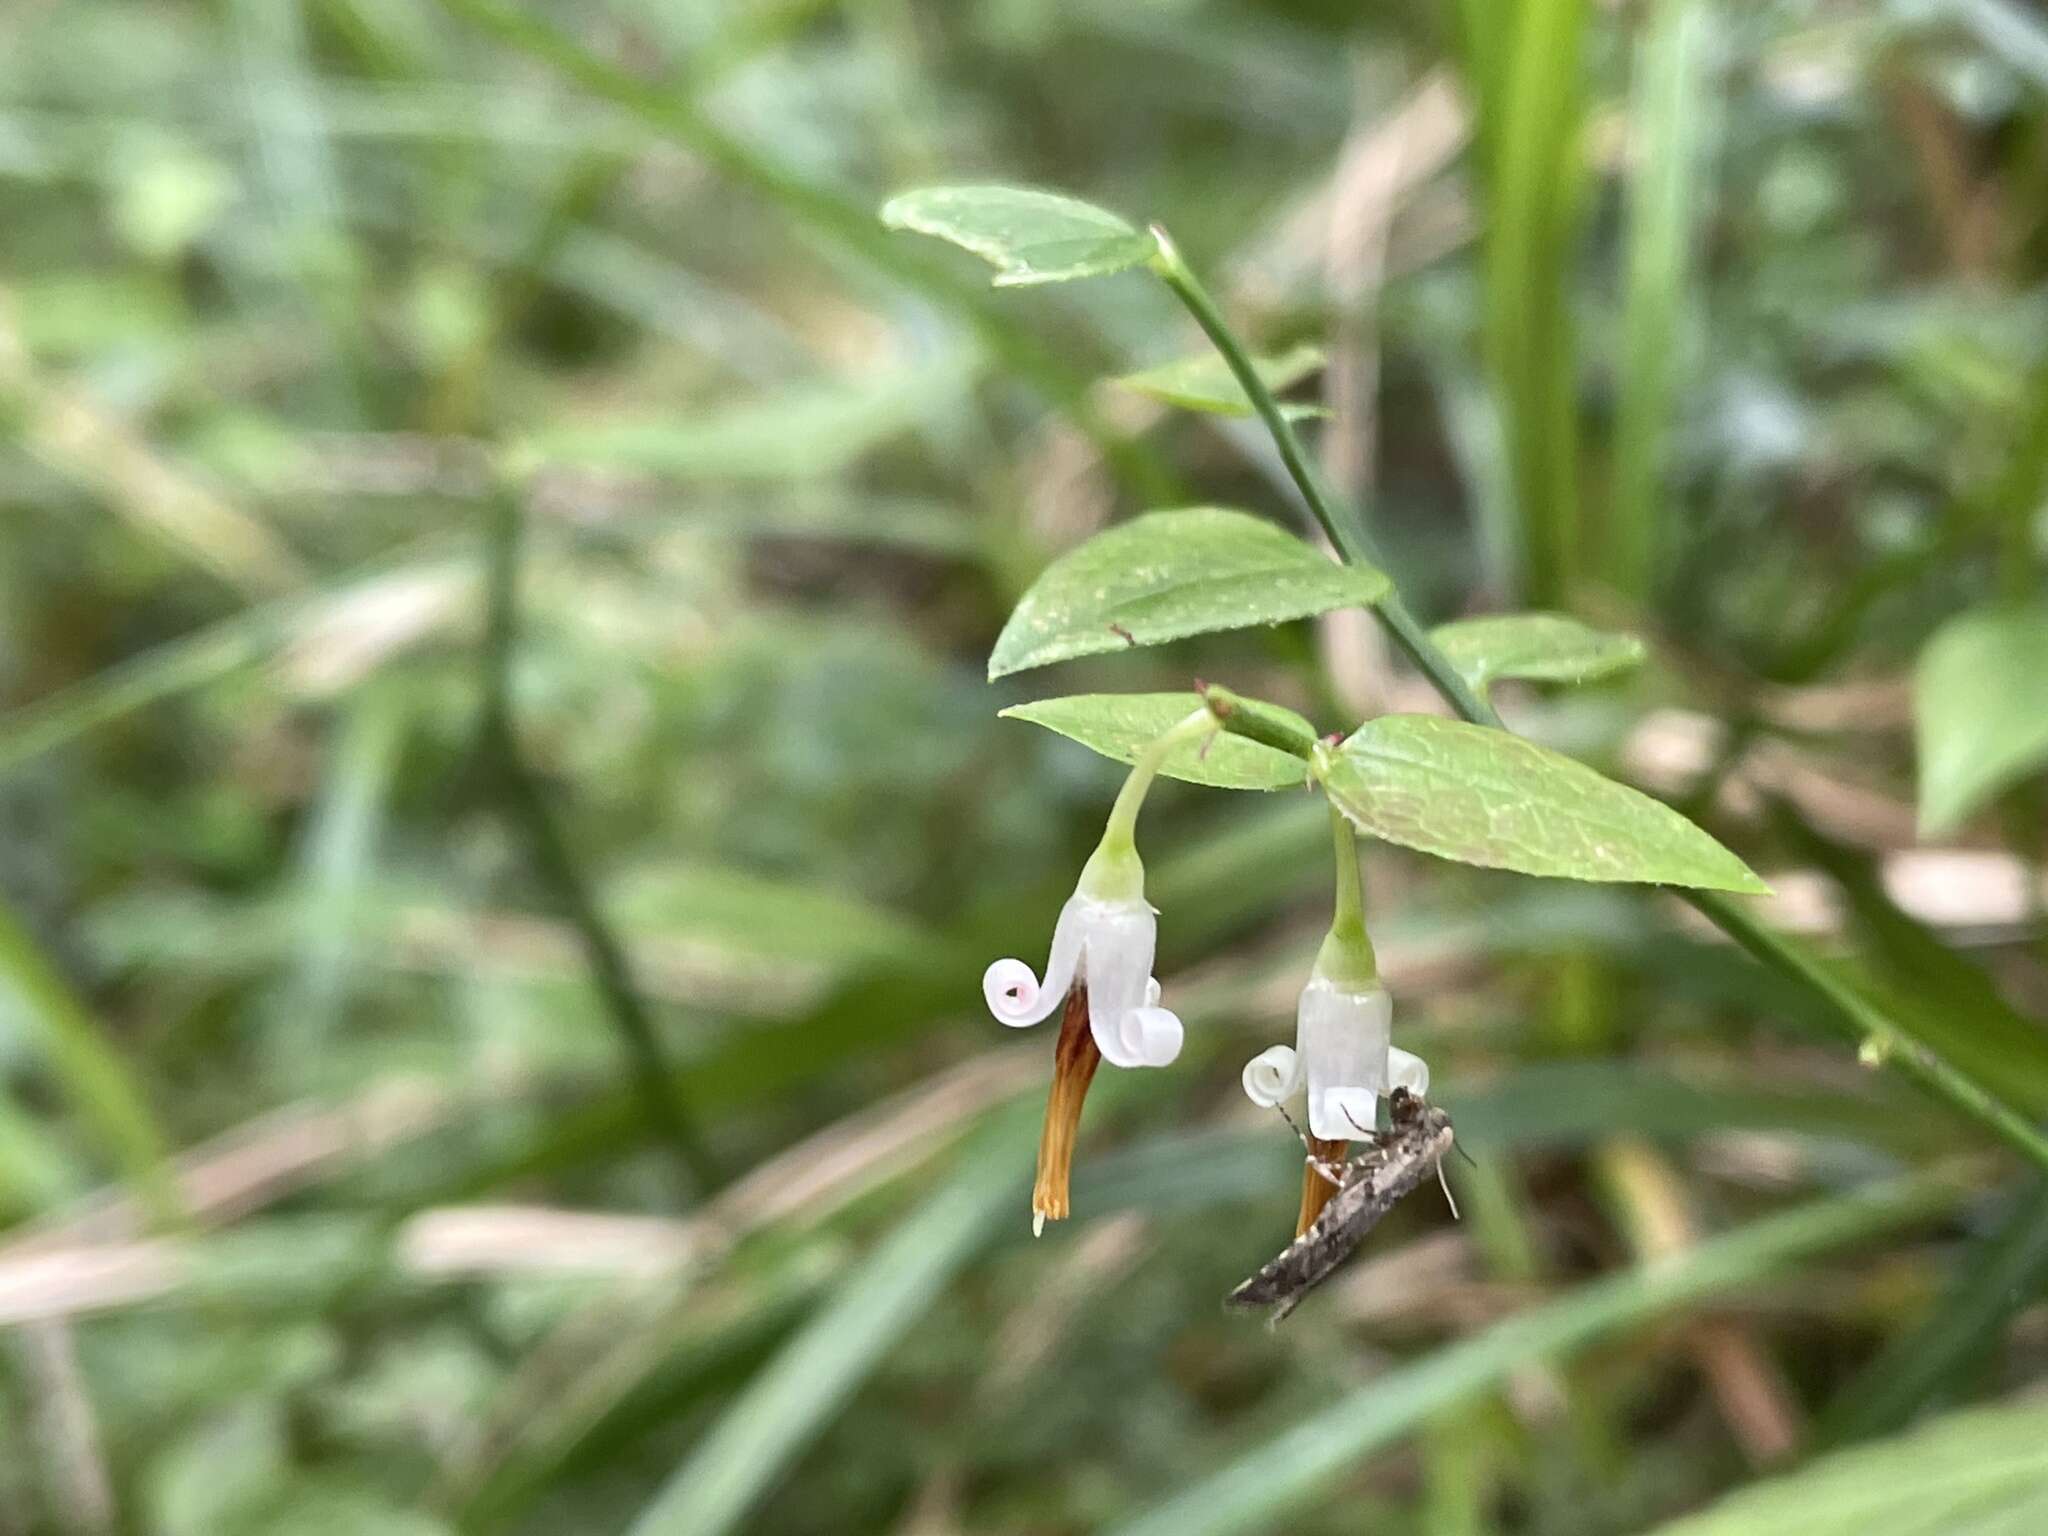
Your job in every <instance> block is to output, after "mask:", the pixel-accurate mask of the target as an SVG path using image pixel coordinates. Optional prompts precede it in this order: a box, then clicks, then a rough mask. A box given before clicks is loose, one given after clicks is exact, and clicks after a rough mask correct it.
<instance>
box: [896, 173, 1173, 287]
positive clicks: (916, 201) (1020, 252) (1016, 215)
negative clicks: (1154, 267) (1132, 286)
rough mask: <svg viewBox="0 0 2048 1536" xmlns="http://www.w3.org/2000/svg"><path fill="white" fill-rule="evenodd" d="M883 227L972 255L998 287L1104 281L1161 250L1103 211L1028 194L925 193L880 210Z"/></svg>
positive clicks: (1025, 190) (1021, 190) (1000, 190)
mask: <svg viewBox="0 0 2048 1536" xmlns="http://www.w3.org/2000/svg"><path fill="white" fill-rule="evenodd" d="M882 222H883V223H884V224H886V225H887V226H888V227H889V228H891V229H909V230H915V231H916V232H917V233H918V234H921V235H936V236H938V237H939V238H940V239H941V240H950V241H952V242H953V244H955V245H957V246H960V247H961V248H963V249H965V250H969V251H972V252H973V253H974V254H975V255H977V256H979V257H980V258H981V259H982V260H983V261H986V262H987V263H989V265H991V266H993V267H994V268H995V269H996V279H995V282H996V286H997V287H998V288H1010V287H1020V286H1022V285H1024V284H1026V283H1064V282H1068V281H1071V280H1072V279H1074V278H1077V277H1102V276H1105V275H1107V274H1108V273H1111V272H1122V271H1124V270H1126V269H1127V268H1130V267H1135V266H1140V265H1142V264H1143V263H1145V262H1147V261H1150V260H1151V259H1152V255H1153V253H1154V252H1155V251H1156V250H1157V249H1158V246H1157V244H1156V243H1155V242H1154V241H1153V239H1152V236H1151V235H1149V234H1146V233H1144V232H1142V231H1140V230H1137V229H1134V228H1132V227H1131V225H1130V224H1129V223H1128V222H1126V221H1125V220H1123V219H1121V218H1118V217H1117V216H1116V215H1115V214H1113V213H1111V212H1109V210H1108V209H1106V208H1097V207H1095V206H1094V205H1093V204H1092V203H1084V202H1081V201H1080V200H1079V199H1077V198H1072V197H1062V196H1061V195H1060V194H1059V193H1057V192H1040V191H1036V190H1034V189H1032V188H1030V187H1005V186H994V185H987V186H964V187H921V188H919V189H918V190H917V191H915V192H905V193H903V194H902V195H901V196H900V197H892V198H890V199H889V201H888V202H887V203H885V204H883V205H882Z"/></svg>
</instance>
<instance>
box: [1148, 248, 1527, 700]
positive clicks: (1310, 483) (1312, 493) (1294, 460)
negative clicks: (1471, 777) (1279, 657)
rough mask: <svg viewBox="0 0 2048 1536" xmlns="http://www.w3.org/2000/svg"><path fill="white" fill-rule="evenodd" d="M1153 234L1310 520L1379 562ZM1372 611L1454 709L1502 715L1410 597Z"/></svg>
mask: <svg viewBox="0 0 2048 1536" xmlns="http://www.w3.org/2000/svg"><path fill="white" fill-rule="evenodd" d="M1152 236H1153V238H1154V239H1155V240H1157V241H1158V242H1159V254H1158V255H1157V256H1156V257H1154V258H1153V262H1152V266H1153V270H1154V271H1156V272H1157V273H1158V274H1159V276H1160V278H1161V279H1162V280H1163V281H1164V282H1165V283H1166V286H1167V287H1169V288H1171V289H1172V290H1173V291H1174V293H1175V294H1176V295H1177V296H1178V297H1179V298H1180V301H1181V303H1183V304H1185V305H1186V306H1187V309H1188V313H1189V314H1191V315H1193V316H1194V317H1195V323H1196V324H1197V325H1199V326H1201V328H1202V330H1203V331H1204V332H1205V333H1206V334H1207V335H1208V337H1209V339H1210V340H1211V341H1212V342H1214V343H1215V344H1216V350H1217V351H1218V352H1221V353H1222V354H1223V360H1224V362H1226V363H1228V364H1229V365H1230V371H1231V372H1232V373H1233V374H1235V375H1236V376H1237V381H1238V383H1240V384H1242V385H1243V386H1244V391H1245V394H1246V395H1247V396H1248V397H1249V398H1250V400H1251V402H1252V408H1253V409H1254V410H1256V411H1257V412H1258V413H1259V419H1260V420H1261V421H1263V422H1264V423H1265V424H1266V430H1267V431H1268V432H1270V433H1271V434H1272V436H1273V446H1274V447H1276V448H1278V449H1279V450H1280V461H1281V462H1282V463H1283V464H1285V465H1286V466H1287V473H1288V474H1289V475H1290V476H1291V477H1292V478H1293V480H1294V484H1295V486H1296V487H1297V488H1298V489H1299V490H1300V492H1301V497H1302V500H1303V501H1305V502H1307V503H1308V509H1309V511H1310V512H1311V513H1313V514H1314V515H1315V520H1316V521H1317V522H1318V523H1320V524H1321V525H1322V529H1323V532H1324V533H1325V534H1327V535H1328V536H1329V540H1330V542H1331V543H1332V544H1333V545H1335V546H1336V549H1337V552H1338V553H1339V554H1340V555H1342V556H1343V557H1344V559H1345V561H1346V563H1348V564H1351V565H1366V566H1372V567H1374V568H1375V569H1378V570H1385V569H1386V559H1385V557H1384V556H1382V555H1381V553H1380V550H1379V547H1378V545H1377V543H1376V542H1375V541H1374V539H1373V537H1372V534H1371V533H1370V532H1369V531H1368V530H1367V528H1366V526H1365V522H1364V520H1363V519H1361V518H1357V517H1346V516H1340V515H1339V512H1338V507H1339V502H1338V500H1337V497H1336V496H1335V495H1334V494H1333V493H1332V492H1331V491H1330V490H1329V489H1328V488H1327V487H1326V486H1325V485H1324V484H1323V478H1322V476H1321V475H1320V474H1318V473H1317V472H1316V470H1315V467H1314V465H1312V464H1311V463H1310V462H1309V457H1308V454H1307V453H1306V452H1305V451H1304V450H1303V448H1302V446H1301V439H1300V437H1299V436H1297V435H1296V433H1295V430H1294V427H1293V424H1292V423H1290V422H1289V421H1288V420H1287V418H1286V416H1285V415H1283V414H1282V413H1281V410H1280V403H1279V401H1277V400H1275V399H1274V398H1273V392H1272V391H1271V390H1270V389H1268V388H1266V386H1265V384H1264V382H1263V381H1262V380H1261V379H1260V378H1259V375H1258V371H1257V370H1256V369H1254V368H1253V367H1252V360H1251V357H1250V355H1249V354H1248V353H1246V351H1245V349H1244V347H1243V345H1242V344H1241V343H1240V342H1239V341H1238V339H1237V337H1236V335H1235V334H1233V333H1232V331H1231V329H1230V325H1229V322H1227V321H1226V320H1225V319H1224V318H1223V312H1222V311H1221V310H1220V309H1218V308H1217V307H1216V301H1215V300H1214V299H1213V298H1211V297H1210V296H1209V290H1208V289H1206V288H1204V287H1203V286H1202V282H1201V279H1200V278H1198V277H1196V276H1195V274H1194V272H1193V271H1192V270H1191V269H1190V268H1189V267H1188V264H1187V263H1186V262H1185V261H1183V260H1182V259H1181V254H1180V251H1179V249H1178V247H1176V246H1175V245H1174V243H1173V241H1172V239H1171V238H1170V237H1169V236H1168V235H1167V233H1166V231H1165V230H1163V229H1161V228H1160V227H1159V226H1158V225H1156V224H1155V225H1153V226H1152ZM1373 611H1374V612H1375V613H1377V614H1378V615H1379V617H1380V622H1381V623H1382V624H1384V625H1386V627H1387V631H1388V633H1389V634H1391V635H1392V636H1393V637H1394V643H1395V644H1396V645H1398V646H1400V647H1401V649H1402V650H1403V651H1406V652H1407V653H1408V656H1409V659H1410V660H1412V661H1413V662H1414V663H1415V665H1416V666H1418V667H1420V668H1421V669H1422V670H1423V672H1424V673H1425V674H1427V675H1428V677H1429V680H1430V681H1431V682H1432V683H1434V684H1435V685H1436V688H1437V691H1438V692H1439V693H1441V694H1442V695H1443V696H1444V697H1445V698H1446V699H1449V700H1450V701H1451V703H1452V705H1453V706H1455V707H1456V709H1457V711H1458V713H1459V714H1461V715H1463V716H1464V717H1465V718H1466V719H1467V720H1476V721H1478V722H1480V723H1481V724H1484V725H1499V724H1500V717H1499V716H1498V715H1496V714H1495V713H1494V711H1493V706H1492V705H1491V704H1489V703H1487V702H1486V700H1485V699H1483V698H1481V697H1480V696H1479V695H1478V694H1477V693H1475V692H1474V691H1473V690H1472V687H1471V685H1470V684H1468V683H1467V682H1466V681H1465V679H1464V678H1462V677H1460V676H1459V675H1458V669H1457V668H1456V667H1454V666H1452V665H1451V663H1450V658H1448V657H1447V656H1445V655H1444V653H1443V652H1442V651H1440V650H1438V649H1437V648H1436V646H1435V645H1434V644H1433V643H1432V642H1431V641H1430V638H1429V635H1428V632H1427V631H1425V630H1424V629H1423V627H1422V624H1421V622H1420V621H1419V620H1417V619H1416V617H1415V615H1414V614H1412V613H1410V612H1409V611H1408V605H1407V603H1405V602H1404V601H1402V598H1401V594H1400V592H1399V591H1398V590H1396V591H1391V592H1389V593H1388V594H1387V595H1386V596H1385V597H1383V598H1381V599H1380V600H1379V602H1378V603H1377V604H1376V605H1374V608H1373Z"/></svg>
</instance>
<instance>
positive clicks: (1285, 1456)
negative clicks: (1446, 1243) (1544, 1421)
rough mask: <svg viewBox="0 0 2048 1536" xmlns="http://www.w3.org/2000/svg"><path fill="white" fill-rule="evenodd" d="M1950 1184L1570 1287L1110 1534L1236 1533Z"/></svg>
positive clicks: (1925, 1202) (1916, 1180) (1867, 1200)
mask: <svg viewBox="0 0 2048 1536" xmlns="http://www.w3.org/2000/svg"><path fill="white" fill-rule="evenodd" d="M1962 1189H1963V1187H1962V1185H1960V1184H1959V1183H1958V1182H1956V1181H1955V1180H1953V1179H1952V1178H1948V1177H1943V1176H1938V1175H1925V1174H1923V1175H1919V1176H1915V1177H1913V1178H1909V1179H1903V1180H1898V1181H1895V1182H1890V1183H1886V1184H1882V1185H1878V1186H1875V1187H1872V1188H1867V1189H1863V1190H1859V1191H1857V1192H1856V1193H1854V1194H1850V1195H1842V1196H1837V1197H1833V1198H1830V1199H1826V1200H1820V1201H1815V1202H1813V1203H1810V1204H1807V1205H1804V1206H1800V1207H1798V1208H1796V1209H1793V1210H1790V1211H1785V1212H1782V1213H1780V1214H1778V1215H1776V1216H1769V1217H1765V1218H1764V1219H1763V1220H1761V1221H1756V1222H1752V1223H1751V1224H1749V1225H1748V1226H1745V1227H1741V1228H1738V1229H1737V1230H1735V1231H1733V1232H1730V1233H1727V1234H1725V1235H1723V1236H1721V1237H1717V1238H1714V1239H1712V1240H1710V1241H1708V1242H1705V1243H1702V1244H1700V1245H1699V1246H1698V1247H1697V1248H1694V1249H1691V1250H1690V1251H1688V1252H1687V1253H1685V1254H1683V1255H1681V1256H1679V1257H1677V1258H1675V1259H1666V1260H1663V1261H1660V1262H1657V1263H1653V1264H1647V1265H1644V1266H1642V1267H1639V1268H1636V1269H1632V1270H1628V1271H1626V1272H1624V1273H1621V1274H1618V1275H1615V1276H1613V1277H1612V1278H1610V1279H1607V1280H1603V1281H1599V1282H1596V1283H1594V1284H1592V1285H1588V1286H1584V1287H1581V1288H1580V1289H1579V1290H1577V1291H1575V1292H1573V1293H1572V1294H1570V1295H1568V1296H1565V1297H1563V1298H1562V1299H1560V1300H1558V1301H1555V1302H1552V1303H1551V1304H1549V1305H1548V1306H1544V1307H1540V1308H1537V1309H1536V1310H1535V1311H1532V1312H1525V1313H1523V1314H1521V1315H1520V1316H1517V1317H1511V1318H1509V1319H1507V1320H1506V1321H1505V1322H1502V1323H1498V1324H1496V1325H1495V1326H1493V1327H1492V1328H1489V1329H1487V1330H1486V1331H1485V1332H1484V1333H1481V1334H1478V1335H1476V1336H1474V1337H1471V1338H1468V1339H1466V1340H1464V1341H1463V1342H1461V1343H1458V1344H1454V1345H1452V1346H1451V1347H1450V1348H1448V1349H1443V1350H1438V1351H1436V1352H1434V1353H1432V1354H1430V1355H1428V1356H1426V1357H1425V1358H1424V1359H1422V1360H1421V1361H1420V1362H1418V1363H1417V1364H1415V1365H1411V1366H1407V1367H1404V1368H1402V1369H1399V1370H1395V1371H1390V1372H1388V1373H1387V1374H1385V1375H1383V1376H1380V1377H1378V1378H1376V1379H1375V1380H1373V1381H1370V1382H1368V1383H1366V1384H1365V1385H1364V1386H1362V1387H1360V1388H1358V1389H1357V1390H1356V1391H1354V1392H1352V1393H1351V1394H1350V1395H1349V1396H1347V1397H1343V1398H1340V1399H1339V1400H1337V1401H1336V1402H1334V1403H1331V1404H1328V1405H1326V1406H1324V1407H1322V1408H1320V1409H1318V1410H1317V1412H1316V1413H1315V1415H1314V1416H1313V1417H1311V1418H1308V1419H1306V1420H1304V1421H1302V1422H1301V1423H1299V1424H1297V1425H1295V1426H1294V1427H1293V1428H1292V1429H1288V1430H1285V1431H1283V1432H1282V1433H1280V1434H1279V1435H1277V1436H1275V1437H1274V1438H1272V1439H1270V1440H1268V1441H1267V1442H1266V1443H1265V1444H1263V1445H1261V1446H1259V1447H1258V1448H1256V1449H1255V1450H1253V1451H1252V1452H1250V1453H1249V1454H1248V1455H1245V1456H1242V1457H1240V1458H1238V1459H1237V1460H1235V1461H1233V1462H1231V1463H1230V1464H1229V1465H1227V1466H1225V1467H1224V1468H1222V1469H1221V1470H1220V1471H1218V1472H1216V1473H1215V1474H1213V1475H1212V1476H1209V1477H1206V1478H1202V1479H1200V1480H1198V1481H1197V1482H1195V1483H1194V1484H1193V1486H1191V1487H1188V1488H1186V1489H1183V1490H1182V1491H1181V1492H1179V1493H1178V1494H1175V1495H1174V1496H1172V1497H1171V1498H1168V1499H1166V1500H1164V1501H1162V1502H1160V1503H1158V1504H1155V1505H1153V1506H1152V1507H1151V1508H1150V1509H1148V1510H1146V1511H1144V1512H1143V1513H1142V1514H1140V1515H1139V1516H1138V1517H1137V1518H1136V1519H1134V1520H1131V1521H1129V1522H1127V1523H1126V1524H1123V1525H1120V1526H1117V1527H1115V1529H1114V1531H1113V1533H1112V1536H1238V1533H1248V1532H1254V1531H1265V1530H1271V1529H1274V1528H1275V1527H1276V1526H1277V1525H1279V1524H1280V1522H1281V1521H1282V1519H1283V1517H1284V1516H1285V1515H1286V1514H1287V1513H1288V1511H1290V1510H1293V1509H1296V1508H1298V1507H1300V1506H1301V1505H1303V1504H1304V1503H1306V1502H1307V1501H1309V1500H1310V1499H1312V1498H1314V1497H1316V1496H1317V1495H1318V1494H1319V1493H1322V1492H1324V1491H1325V1490H1327V1489H1328V1488H1329V1487H1330V1486H1331V1485H1332V1484H1333V1483H1334V1482H1335V1481H1336V1480H1337V1479H1338V1478H1339V1477H1341V1476H1342V1475H1343V1474H1344V1472H1345V1471H1346V1470H1348V1469H1349V1468H1351V1467H1352V1466H1353V1465H1354V1464H1355V1463H1356V1462H1357V1460H1358V1459H1359V1458H1360V1457H1362V1456H1365V1455H1368V1454H1370V1453H1371V1452H1373V1451H1375V1450H1378V1449H1380V1448H1381V1447H1383V1446H1386V1445H1389V1444H1392V1443H1393V1442H1394V1441H1396V1440H1398V1439H1400V1438H1401V1437H1402V1436H1404V1435H1406V1434H1408V1433H1409V1432H1410V1431H1412V1430H1415V1429H1417V1428H1419V1427H1420V1426H1421V1425H1422V1424H1423V1423H1424V1422H1425V1421H1427V1420H1428V1419H1429V1417H1430V1416H1431V1415H1433V1414H1436V1413H1439V1412H1441V1411H1442V1410H1443V1409H1445V1408H1448V1407H1451V1406H1453V1405H1454V1404H1457V1403H1460V1402H1463V1401H1466V1400H1468V1399H1470V1398H1472V1397H1474V1396H1476V1395H1477V1394H1479V1393H1481V1392H1484V1391H1486V1390H1488V1389H1490V1388H1492V1387H1494V1386H1497V1385H1498V1384H1499V1383H1500V1382H1502V1381H1504V1380H1505V1379H1506V1378H1507V1376H1508V1375H1509V1374H1510V1373H1511V1372H1513V1371H1514V1370H1516V1369H1517V1368H1519V1367H1522V1366H1525V1365H1528V1364H1531V1363H1533V1362H1536V1361H1539V1360H1555V1359H1557V1358H1559V1357H1560V1356H1562V1355H1565V1354H1567V1353H1569V1352H1571V1351H1573V1350H1575V1349H1578V1348H1581V1347H1583V1346H1585V1345H1586V1344H1589V1343H1591V1342H1593V1341H1594V1340H1595V1339H1598V1338H1601V1337H1603V1336H1605V1335H1608V1334H1612V1333H1616V1332H1618V1331H1620V1330H1621V1329H1624V1328H1627V1327H1630V1326H1632V1325H1634V1324H1637V1323H1640V1322H1644V1321H1647V1320H1648V1319H1650V1318H1654V1317H1658V1316H1661V1315H1662V1314H1664V1313H1667V1312H1672V1311H1675V1310H1677V1309H1679V1308H1681V1307H1684V1306H1687V1305H1689V1304H1692V1303H1695V1302H1698V1301H1701V1300H1703V1299H1705V1298H1707V1297H1710V1296H1714V1295H1717V1294H1720V1293H1722V1292H1726V1291H1732V1290H1736V1289H1739V1288H1741V1287H1743V1286H1748V1285H1754V1284H1756V1283H1757V1282H1758V1281H1760V1280H1764V1279H1766V1278H1768V1277H1770V1276H1772V1275H1774V1274H1777V1273H1779V1272H1781V1271H1783V1270H1784V1269H1786V1268H1787V1267H1789V1266H1790V1265H1793V1264H1795V1263H1798V1262H1800V1261H1801V1260H1804V1259H1808V1258H1812V1257H1814V1256H1816V1255H1819V1254H1823V1253H1827V1252H1830V1251H1832V1250H1835V1249H1838V1248H1843V1247H1847V1246H1849V1245H1851V1244H1854V1243H1859V1242H1863V1241H1866V1240H1868V1239H1870V1238H1873V1237H1877V1236H1881V1235H1883V1234H1886V1233H1890V1232H1895V1231H1898V1230H1900V1229H1901V1228H1904V1227H1908V1226H1911V1225H1913V1224H1914V1223H1916V1222H1919V1221H1923V1220H1925V1219H1926V1218H1928V1217H1929V1216H1932V1215H1935V1214H1937V1213H1939V1212H1941V1211H1943V1210H1946V1209H1948V1208H1949V1207H1951V1206H1953V1205H1954V1204H1955V1203H1956V1202H1957V1201H1958V1200H1959V1199H1960V1198H1961V1196H1962Z"/></svg>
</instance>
